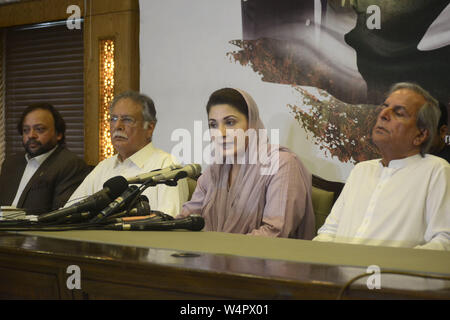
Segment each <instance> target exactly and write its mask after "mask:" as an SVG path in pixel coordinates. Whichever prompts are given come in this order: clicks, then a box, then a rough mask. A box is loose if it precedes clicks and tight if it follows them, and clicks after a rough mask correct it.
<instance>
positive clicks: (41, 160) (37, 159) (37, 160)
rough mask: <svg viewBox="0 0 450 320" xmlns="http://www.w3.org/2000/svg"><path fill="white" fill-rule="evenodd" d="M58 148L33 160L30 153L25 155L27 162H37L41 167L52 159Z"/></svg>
mask: <svg viewBox="0 0 450 320" xmlns="http://www.w3.org/2000/svg"><path fill="white" fill-rule="evenodd" d="M58 146H59V145H56V146H55V147H54V148H53V149H51V150H50V151H47V152H46V153H43V154H40V155H38V156H36V157H33V158H30V156H29V155H28V153H25V160H27V162H30V161H36V162H37V163H38V164H39V165H41V164H42V163H43V162H44V161H45V160H46V159H47V158H48V157H50V155H51V154H52V153H53V152H54V151H55V150H56V149H57V148H58Z"/></svg>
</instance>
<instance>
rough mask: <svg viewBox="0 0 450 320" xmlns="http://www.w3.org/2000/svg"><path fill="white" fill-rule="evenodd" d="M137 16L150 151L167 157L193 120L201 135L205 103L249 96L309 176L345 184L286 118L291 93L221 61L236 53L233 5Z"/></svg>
mask: <svg viewBox="0 0 450 320" xmlns="http://www.w3.org/2000/svg"><path fill="white" fill-rule="evenodd" d="M140 13H141V17H140V23H141V24H140V61H141V70H140V74H141V79H140V83H141V92H143V93H145V94H148V95H149V96H150V97H151V98H152V99H153V100H154V102H155V106H156V110H157V118H158V124H157V127H156V130H155V134H154V137H153V141H154V144H155V145H156V146H157V147H159V148H162V149H164V150H166V151H168V152H171V150H172V148H173V147H174V146H175V145H176V144H177V143H178V142H176V141H171V139H170V137H171V134H172V132H173V131H174V130H176V129H178V128H184V129H187V130H189V131H190V132H192V134H193V130H194V121H196V120H197V121H198V120H201V121H203V130H206V128H207V122H206V119H207V117H206V111H205V106H206V102H207V100H208V97H209V95H210V94H211V93H212V92H213V91H215V90H217V89H220V88H223V87H235V88H241V89H243V90H245V91H247V92H248V93H250V95H252V96H253V98H254V100H255V101H256V103H257V104H258V106H259V109H260V114H261V117H262V120H263V122H264V124H265V126H266V128H267V129H279V130H280V144H281V145H284V146H287V147H289V148H291V149H292V150H294V151H295V152H296V153H297V154H298V155H299V156H300V158H301V160H302V161H303V163H304V164H305V165H306V167H307V168H308V169H309V170H310V171H311V172H312V173H315V174H318V175H320V176H322V177H324V178H326V179H330V180H336V181H345V179H346V177H347V176H348V174H349V173H350V170H351V169H352V168H353V165H352V164H350V163H341V162H340V161H339V160H337V159H336V158H333V159H332V158H329V156H326V155H325V154H324V152H323V151H321V150H319V147H318V146H317V145H315V144H313V142H312V141H310V140H307V138H306V132H305V130H304V129H302V128H301V127H300V125H299V124H298V122H296V121H295V120H294V117H293V116H292V114H290V113H289V109H288V107H287V104H288V103H292V104H294V103H295V104H297V105H298V103H299V102H298V97H297V99H296V93H295V90H294V89H293V88H292V87H291V86H288V85H280V84H274V83H268V82H263V81H261V77H260V76H259V75H257V74H256V73H255V72H254V71H252V70H251V68H250V67H248V66H247V67H243V66H241V65H240V64H238V63H235V62H232V60H231V59H230V58H229V57H227V55H226V53H227V52H230V51H236V50H238V48H237V47H236V46H234V45H231V44H229V41H230V40H237V39H242V22H241V3H240V0H189V1H187V0H152V1H148V0H141V1H140ZM310 136H312V135H311V134H310ZM205 145H206V143H205ZM192 161H194V159H192Z"/></svg>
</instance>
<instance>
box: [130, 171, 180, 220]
mask: <svg viewBox="0 0 450 320" xmlns="http://www.w3.org/2000/svg"><path fill="white" fill-rule="evenodd" d="M186 177H187V173H186V172H185V171H180V172H178V173H177V175H176V176H175V177H174V178H173V179H168V180H163V181H153V178H149V179H148V180H146V181H144V182H143V183H142V184H141V186H139V187H138V188H137V189H136V191H135V192H136V196H135V197H134V199H133V201H131V203H130V205H129V206H128V208H127V212H126V214H125V215H128V214H129V212H130V210H131V209H132V208H133V206H134V205H135V204H136V201H137V199H138V198H139V196H140V195H141V194H142V192H144V190H145V189H147V188H149V187H155V186H156V185H158V184H165V185H167V186H170V187H176V186H177V185H178V180H180V179H183V178H186Z"/></svg>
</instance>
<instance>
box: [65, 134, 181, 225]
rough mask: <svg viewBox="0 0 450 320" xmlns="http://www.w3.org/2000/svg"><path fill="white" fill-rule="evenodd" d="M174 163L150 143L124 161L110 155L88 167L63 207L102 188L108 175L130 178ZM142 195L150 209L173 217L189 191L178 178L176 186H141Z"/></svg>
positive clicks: (109, 176) (171, 158)
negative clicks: (94, 165) (91, 168)
mask: <svg viewBox="0 0 450 320" xmlns="http://www.w3.org/2000/svg"><path fill="white" fill-rule="evenodd" d="M176 163H177V161H176V160H175V158H174V157H173V156H172V155H171V154H169V153H166V152H164V151H163V150H161V149H157V148H155V147H153V145H152V143H149V144H147V145H146V146H145V147H144V148H142V149H141V150H139V151H138V152H136V153H134V154H133V155H132V156H131V157H129V158H127V159H125V160H124V161H120V160H119V159H118V156H117V155H115V156H112V157H110V158H108V159H105V160H103V161H102V162H100V163H99V164H98V165H97V166H96V167H95V168H94V169H93V170H92V172H91V173H90V174H89V175H88V176H87V177H86V178H85V179H84V181H83V182H82V183H81V184H80V186H79V187H78V188H77V190H75V192H74V193H73V194H72V196H71V197H70V199H69V201H68V202H67V204H66V206H68V205H71V204H73V203H76V202H77V201H79V200H81V199H82V198H85V197H86V196H90V195H92V194H94V193H95V192H97V191H100V190H101V189H103V184H104V183H105V182H106V181H107V180H108V179H110V178H112V177H115V176H124V177H125V178H130V177H134V176H136V175H139V174H142V173H147V172H149V171H152V170H155V169H161V168H164V167H168V166H170V165H173V164H176ZM142 194H143V195H146V196H147V197H148V199H149V203H150V208H151V209H152V210H158V211H162V212H164V213H166V214H168V215H171V216H176V215H178V214H179V213H180V209H181V206H182V205H183V203H184V202H186V201H187V200H188V196H189V190H188V185H187V181H186V179H182V180H179V181H178V185H177V186H176V187H169V186H166V185H157V186H156V187H149V188H147V189H145V191H144V192H143V193H142Z"/></svg>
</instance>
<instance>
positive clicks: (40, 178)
mask: <svg viewBox="0 0 450 320" xmlns="http://www.w3.org/2000/svg"><path fill="white" fill-rule="evenodd" d="M26 165H27V161H26V159H25V154H24V153H20V154H15V155H12V156H10V157H7V158H6V160H5V162H4V163H3V166H2V171H1V173H0V204H1V205H3V206H5V205H8V206H9V205H11V203H12V202H13V200H14V197H15V195H16V192H17V188H18V187H19V184H20V180H21V179H22V175H23V172H24V170H25V167H26ZM89 171H90V169H89V167H88V166H87V165H86V163H85V162H84V161H83V160H81V159H80V158H79V157H77V156H76V155H75V154H74V153H72V152H71V151H69V150H67V149H66V148H65V147H62V146H58V147H57V148H56V150H55V151H54V152H53V153H52V154H51V155H50V156H49V157H48V158H47V159H46V160H45V161H44V162H43V163H42V164H41V165H40V166H39V168H38V170H37V171H36V172H35V173H34V175H33V176H32V177H31V179H30V181H29V182H28V184H27V185H26V186H25V188H24V189H23V192H22V195H21V196H20V199H19V202H18V203H17V207H18V208H24V209H26V212H27V214H41V213H45V212H50V211H52V210H55V209H58V208H60V207H62V206H63V205H64V204H65V203H66V202H67V200H68V199H69V197H70V196H71V195H72V193H73V192H74V191H75V189H76V188H77V187H78V186H79V185H80V183H81V182H82V181H83V179H84V178H85V177H86V175H87V174H88V173H89Z"/></svg>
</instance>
